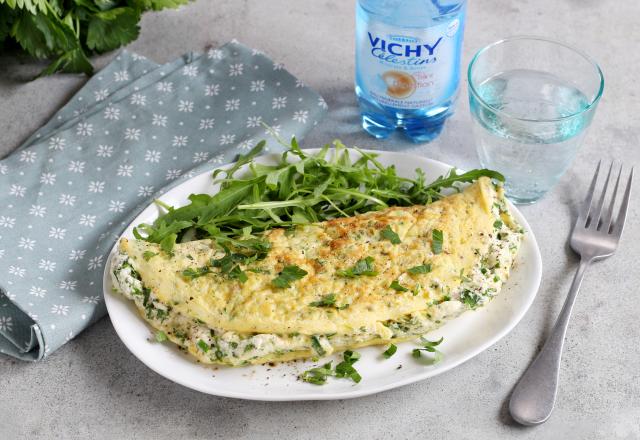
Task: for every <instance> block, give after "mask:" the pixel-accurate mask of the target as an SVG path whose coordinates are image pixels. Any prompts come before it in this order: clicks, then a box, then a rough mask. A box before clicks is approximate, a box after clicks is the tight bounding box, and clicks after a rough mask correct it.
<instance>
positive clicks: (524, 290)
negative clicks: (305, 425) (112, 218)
mask: <svg viewBox="0 0 640 440" xmlns="http://www.w3.org/2000/svg"><path fill="white" fill-rule="evenodd" d="M308 151H309V152H313V151H314V150H308ZM354 153H355V152H354ZM375 153H377V154H379V156H378V160H380V162H381V163H383V164H384V165H391V164H394V165H395V166H396V168H397V171H398V174H399V175H403V176H407V177H413V176H414V175H415V169H416V168H418V167H420V168H422V169H423V170H424V172H425V174H426V176H427V177H428V178H432V179H435V178H437V177H438V176H441V175H443V174H446V173H447V172H448V171H449V170H450V169H451V166H449V165H446V164H444V163H442V162H438V161H435V160H431V159H426V158H424V157H419V156H413V155H408V154H401V153H394V152H380V151H376V152H375ZM354 155H355V157H357V153H355V154H354ZM277 157H279V155H278V156H276V155H267V156H263V157H261V158H260V159H258V160H259V161H260V162H262V163H269V162H273V161H274V160H275V159H276V158H277ZM227 166H229V165H227ZM222 168H224V167H222ZM217 189H218V188H217V186H214V185H212V179H211V171H207V172H204V173H202V174H200V175H197V176H195V177H193V178H191V179H189V180H187V181H185V182H184V183H182V184H180V185H179V186H177V187H175V188H173V189H171V190H170V191H168V192H167V193H166V194H164V195H163V196H162V197H161V200H162V201H163V202H165V203H167V204H169V205H173V206H176V207H177V206H182V205H185V204H186V203H188V199H187V197H188V196H189V194H192V193H209V194H214V193H215V192H216V191H217ZM510 208H511V210H512V212H513V215H514V217H515V219H516V220H517V221H518V222H519V223H520V224H521V225H522V226H523V227H524V228H525V230H526V231H527V233H526V238H525V240H524V242H523V244H522V247H521V249H520V251H519V253H518V257H517V260H516V264H515V266H514V268H513V271H512V273H511V277H510V278H509V280H508V282H507V283H506V284H505V286H504V287H503V289H502V292H501V293H500V294H499V295H498V296H497V297H495V298H494V299H493V300H492V301H491V302H489V304H487V305H486V306H485V307H483V308H481V309H479V310H476V311H468V312H466V313H464V314H463V315H462V316H460V317H459V318H457V319H455V320H453V321H451V322H449V323H447V324H446V325H444V326H443V327H441V328H440V329H438V330H436V331H434V332H432V333H431V334H429V335H427V337H429V338H430V339H431V340H435V339H438V338H440V337H444V342H443V343H442V344H441V346H440V347H439V348H440V349H441V351H442V352H443V353H444V359H443V360H442V362H440V363H438V364H436V365H425V363H421V362H420V361H419V360H416V359H414V358H412V357H411V350H412V349H413V348H415V347H416V345H415V344H414V343H412V342H405V343H402V344H399V345H398V351H397V353H396V354H395V355H394V356H393V357H392V358H391V359H388V360H385V359H383V358H382V356H381V353H382V351H383V350H384V347H381V346H378V347H366V348H361V349H358V351H359V352H360V353H361V354H362V358H361V360H359V361H358V362H357V364H356V365H355V366H356V367H357V370H358V371H359V372H360V374H361V375H362V381H361V382H360V383H358V384H354V383H353V382H351V381H349V380H346V379H333V378H329V380H328V383H327V384H326V385H323V386H318V385H312V384H309V383H306V382H302V381H300V380H297V377H298V375H299V374H300V373H301V372H303V371H305V370H307V369H309V368H311V367H313V366H317V365H319V364H322V363H325V362H327V361H328V358H326V359H321V360H320V361H319V362H315V363H314V362H311V361H298V362H290V363H284V364H277V365H275V366H269V365H261V366H247V367H238V368H228V367H212V366H205V365H203V364H199V363H196V362H195V361H194V360H193V359H192V358H190V357H189V356H187V355H185V354H183V353H182V352H181V351H179V350H178V349H177V348H176V347H175V346H174V345H173V344H171V343H163V344H161V343H156V342H152V340H153V332H152V329H151V327H149V326H148V325H147V324H146V323H145V321H144V320H143V319H142V318H140V316H139V315H138V313H137V311H136V309H135V307H134V305H133V302H131V301H129V300H127V299H125V298H124V297H122V296H121V295H119V294H117V293H114V292H113V290H112V284H111V277H110V276H109V267H110V265H111V256H112V255H113V252H114V250H115V247H114V250H112V252H111V254H110V255H109V259H108V261H107V264H106V269H105V273H104V297H105V303H106V306H107V310H108V311H109V316H110V318H111V322H112V323H113V326H114V328H115V330H116V332H117V333H118V336H120V339H122V341H123V342H124V344H125V345H126V346H127V348H128V349H129V350H130V351H131V352H132V353H133V354H134V355H135V356H136V357H137V358H138V359H140V360H141V361H142V362H143V363H144V364H146V365H147V366H148V367H149V368H151V369H152V370H153V371H155V372H156V373H158V374H160V375H162V376H164V377H166V378H167V379H169V380H172V381H174V382H177V383H179V384H181V385H184V386H186V387H189V388H192V389H194V390H198V391H201V392H203V393H208V394H213V395H217V396H226V397H235V398H241V399H251V400H275V401H291V400H329V399H348V398H353V397H360V396H366V395H368V394H373V393H378V392H380V391H385V390H388V389H391V388H396V387H399V386H402V385H406V384H410V383H412V382H416V381H419V380H423V379H426V378H428V377H432V376H436V375H438V374H441V373H443V372H445V371H447V370H450V369H451V368H453V367H455V366H457V365H460V364H461V363H463V362H465V361H467V360H469V359H471V358H472V357H474V356H476V355H477V354H479V353H480V352H482V351H483V350H486V349H487V348H489V347H490V346H491V345H493V344H495V343H496V342H497V341H499V340H500V339H501V338H502V337H503V336H505V335H506V334H507V333H509V331H511V329H513V328H514V327H515V325H516V324H517V323H518V322H519V321H520V319H522V317H523V316H524V314H525V313H526V311H527V309H529V306H530V305H531V303H532V302H533V299H534V298H535V296H536V293H537V291H538V286H539V285H540V278H541V273H542V261H541V258H540V251H539V249H538V245H537V243H536V239H535V237H534V235H533V233H532V232H531V228H530V227H529V225H528V223H527V221H526V220H525V219H524V217H523V216H522V214H521V213H520V212H519V211H518V210H517V209H516V208H515V207H514V206H510ZM158 214H159V210H158V208H157V206H156V205H155V204H151V205H150V206H148V207H147V208H146V209H145V210H144V211H142V213H141V214H140V215H139V216H138V217H137V218H136V219H135V220H134V221H133V222H132V223H131V224H130V225H129V226H128V227H127V229H126V230H125V231H124V233H123V234H122V237H127V238H133V234H132V229H133V227H134V226H136V225H138V224H140V223H151V222H153V221H154V220H155V219H156V217H157V216H158ZM339 357H340V354H335V355H334V356H332V359H339ZM334 365H335V364H334ZM399 365H402V368H398V367H399Z"/></svg>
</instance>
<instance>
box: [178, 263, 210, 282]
mask: <svg viewBox="0 0 640 440" xmlns="http://www.w3.org/2000/svg"><path fill="white" fill-rule="evenodd" d="M209 273H211V270H210V269H209V267H208V266H202V267H197V268H195V269H194V268H192V267H189V268H187V269H185V270H183V271H182V276H183V277H185V278H187V279H189V280H194V279H196V278H200V277H202V276H204V275H206V274H209Z"/></svg>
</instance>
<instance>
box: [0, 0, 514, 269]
mask: <svg viewBox="0 0 640 440" xmlns="http://www.w3.org/2000/svg"><path fill="white" fill-rule="evenodd" d="M0 1H1V0H0ZM277 140H278V141H280V142H282V141H281V140H280V139H279V138H277ZM283 145H284V146H285V147H288V149H287V150H286V151H285V152H284V153H283V154H282V156H281V159H280V162H279V163H278V164H276V165H262V164H260V163H257V162H256V161H255V159H256V157H257V156H258V155H259V154H261V153H262V152H263V151H264V147H265V142H264V141H262V142H260V143H259V144H258V145H256V147H254V148H253V149H252V150H251V151H250V152H249V153H248V154H246V155H241V156H240V157H239V159H238V161H237V163H236V164H234V165H233V166H231V167H230V168H228V169H226V170H217V171H216V172H214V173H213V178H214V181H215V182H218V183H220V187H221V189H220V191H219V192H218V193H217V194H216V195H214V196H211V195H208V194H193V195H191V196H190V197H189V201H190V203H189V204H188V205H185V206H183V207H180V208H177V209H174V208H171V207H167V206H165V208H166V209H167V213H166V214H164V215H163V216H161V217H160V218H158V219H157V220H156V221H155V222H154V224H153V225H140V226H138V228H137V229H136V230H135V231H134V232H135V233H136V234H138V235H136V237H137V238H141V239H145V240H147V241H150V242H153V243H160V242H161V241H162V240H165V239H166V240H167V241H169V240H170V238H167V237H168V236H170V237H172V238H173V237H174V236H173V235H171V234H175V240H177V241H180V242H182V241H186V240H191V239H203V238H210V239H212V240H214V241H216V242H218V243H219V244H221V245H231V244H234V243H233V240H236V241H238V240H240V238H242V239H243V240H242V241H244V239H247V238H248V237H249V236H250V237H251V238H250V240H261V239H262V234H263V233H264V232H265V231H268V230H270V229H273V228H276V227H281V228H285V230H287V231H291V230H293V228H294V227H296V225H299V224H306V223H312V222H322V221H327V220H332V219H335V218H339V217H349V216H353V215H358V214H363V213H366V212H370V211H376V210H380V209H384V208H386V207H388V206H410V205H416V204H428V203H431V202H433V201H435V200H439V199H440V198H442V197H444V196H443V194H442V193H440V190H441V189H445V188H456V185H457V184H458V183H460V182H470V181H472V180H475V179H477V178H479V177H481V176H488V177H493V178H496V179H498V178H499V177H501V176H500V175H499V174H497V173H495V172H493V171H490V170H473V171H471V172H469V173H464V174H461V175H458V174H456V172H455V171H452V172H450V173H449V174H448V175H447V176H442V177H439V178H438V179H436V181H434V182H433V183H431V184H427V183H426V182H427V179H426V176H425V175H424V172H423V171H422V170H419V169H418V170H416V176H415V178H413V179H411V178H404V177H400V176H398V175H397V172H396V170H395V168H394V167H393V166H390V167H385V166H383V165H382V164H381V163H380V162H379V161H378V160H377V159H376V155H375V154H373V153H367V152H363V151H360V150H357V149H356V150H357V151H359V153H360V157H358V158H357V159H355V160H354V159H352V158H350V155H349V154H348V150H347V149H346V147H345V146H344V145H343V144H342V143H341V142H340V141H335V142H334V144H333V146H334V147H335V148H334V149H333V150H331V149H330V146H329V145H326V146H325V147H324V148H322V149H321V150H320V151H319V152H318V153H314V154H309V155H308V154H306V153H304V152H303V150H301V149H300V147H299V145H298V144H297V142H296V141H295V140H292V141H291V143H290V145H285V144H284V143H283ZM241 172H242V174H240V173H241ZM246 231H249V232H246ZM380 234H381V238H382V239H385V240H389V241H391V242H392V243H398V240H400V237H399V236H397V234H396V233H395V232H394V231H393V229H392V228H391V227H388V228H384V229H383V230H381V231H380ZM235 245H236V246H237V244H235ZM165 247H166V248H169V246H168V244H167V245H166V246H165ZM436 247H437V241H436ZM247 251H252V252H256V253H260V254H261V255H262V254H265V253H266V251H263V250H258V249H247ZM360 264H362V265H363V266H366V259H365V261H364V262H362V263H360ZM353 269H354V268H351V269H346V270H342V271H339V272H338V275H339V276H347V277H353V276H358V275H375V270H373V269H371V270H370V271H368V270H366V268H365V269H364V270H362V271H359V270H356V271H355V272H354V270H353Z"/></svg>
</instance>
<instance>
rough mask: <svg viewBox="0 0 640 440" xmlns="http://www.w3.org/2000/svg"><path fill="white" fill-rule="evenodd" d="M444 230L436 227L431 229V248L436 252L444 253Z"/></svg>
mask: <svg viewBox="0 0 640 440" xmlns="http://www.w3.org/2000/svg"><path fill="white" fill-rule="evenodd" d="M442 241H443V237H442V231H441V230H440V229H434V230H433V231H431V250H432V251H433V253H434V254H436V255H437V254H440V253H442Z"/></svg>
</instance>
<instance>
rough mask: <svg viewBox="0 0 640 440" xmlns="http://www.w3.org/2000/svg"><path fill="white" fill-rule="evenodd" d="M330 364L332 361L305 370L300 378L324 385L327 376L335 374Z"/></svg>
mask: <svg viewBox="0 0 640 440" xmlns="http://www.w3.org/2000/svg"><path fill="white" fill-rule="evenodd" d="M331 364H332V362H327V363H326V364H324V365H323V366H322V367H316V368H312V369H310V370H307V371H305V372H304V373H302V374H301V375H300V379H302V380H303V381H305V382H309V383H312V384H314V385H324V384H325V383H327V377H329V376H333V375H334V374H335V373H334V372H333V369H332V368H331Z"/></svg>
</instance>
